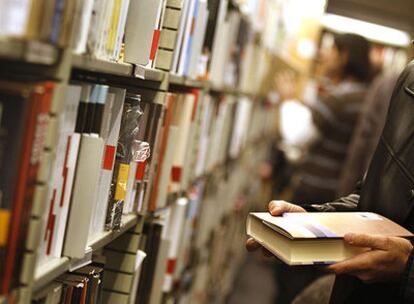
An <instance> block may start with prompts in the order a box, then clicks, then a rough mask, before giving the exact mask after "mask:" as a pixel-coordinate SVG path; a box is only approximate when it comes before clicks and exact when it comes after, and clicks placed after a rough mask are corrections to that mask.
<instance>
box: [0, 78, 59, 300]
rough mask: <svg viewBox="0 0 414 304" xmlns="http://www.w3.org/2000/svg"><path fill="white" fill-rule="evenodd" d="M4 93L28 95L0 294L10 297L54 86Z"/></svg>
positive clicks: (11, 87) (14, 87) (19, 87)
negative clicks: (16, 92)
mask: <svg viewBox="0 0 414 304" xmlns="http://www.w3.org/2000/svg"><path fill="white" fill-rule="evenodd" d="M5 89H9V90H16V91H20V92H23V91H29V96H28V98H27V101H26V102H27V108H28V113H27V117H26V118H27V120H26V127H25V132H24V134H23V142H22V146H21V151H20V164H19V170H18V171H19V172H18V174H17V182H16V186H15V192H14V195H13V208H12V221H11V223H10V232H9V236H8V242H7V249H6V263H5V267H4V277H3V281H2V286H1V292H2V293H3V294H8V293H9V291H10V289H11V288H12V287H15V286H17V284H18V280H19V276H20V272H21V264H22V263H21V260H22V257H23V252H24V247H25V243H26V235H27V227H28V225H29V220H30V214H31V208H32V202H33V196H34V189H35V185H36V180H37V175H38V171H39V165H40V158H41V155H42V152H43V145H44V141H45V137H46V132H47V127H48V123H49V114H48V112H49V109H50V104H51V99H52V91H53V84H52V83H49V82H48V83H45V84H38V85H20V84H10V85H9V86H8V87H6V88H5Z"/></svg>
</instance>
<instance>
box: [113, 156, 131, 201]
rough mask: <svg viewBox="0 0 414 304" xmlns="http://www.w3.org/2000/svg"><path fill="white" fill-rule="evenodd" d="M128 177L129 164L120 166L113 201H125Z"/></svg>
mask: <svg viewBox="0 0 414 304" xmlns="http://www.w3.org/2000/svg"><path fill="white" fill-rule="evenodd" d="M128 176H129V164H120V165H119V171H118V178H117V181H116V189H115V197H114V198H115V200H117V201H123V200H124V199H125V194H126V188H127V183H128Z"/></svg>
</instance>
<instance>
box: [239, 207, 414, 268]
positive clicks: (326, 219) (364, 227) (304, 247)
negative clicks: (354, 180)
mask: <svg viewBox="0 0 414 304" xmlns="http://www.w3.org/2000/svg"><path fill="white" fill-rule="evenodd" d="M246 225H247V226H246V229H247V234H248V235H250V236H251V237H253V238H254V239H255V240H256V241H257V242H259V243H260V244H261V245H262V246H264V247H265V248H266V249H268V250H269V251H270V252H272V253H273V254H274V255H276V256H277V257H278V258H280V259H281V260H282V261H283V262H285V263H286V264H288V265H318V264H332V263H336V262H339V261H343V260H345V259H348V258H351V257H353V256H355V255H358V254H361V253H363V252H365V251H367V250H370V248H363V247H356V246H352V245H349V244H347V243H345V242H344V241H343V236H344V235H345V234H346V233H365V234H375V235H383V236H397V237H406V238H412V237H413V234H412V233H411V232H409V231H408V230H406V229H405V228H403V227H401V226H400V225H398V224H396V223H394V222H392V221H391V220H389V219H387V218H385V217H383V216H381V215H378V214H375V213H371V212H342V213H341V212H332V213H331V212H325V213H320V212H315V213H306V212H305V213H285V214H284V215H283V216H278V217H274V216H271V214H270V213H267V212H252V213H250V215H249V217H248V220H247V223H246Z"/></svg>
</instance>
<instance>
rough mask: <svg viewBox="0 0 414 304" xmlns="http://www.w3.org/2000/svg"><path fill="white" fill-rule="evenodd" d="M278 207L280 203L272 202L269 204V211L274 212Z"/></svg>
mask: <svg viewBox="0 0 414 304" xmlns="http://www.w3.org/2000/svg"><path fill="white" fill-rule="evenodd" d="M279 209H280V203H279V202H273V203H272V205H271V206H270V213H274V212H276V211H278V210H279Z"/></svg>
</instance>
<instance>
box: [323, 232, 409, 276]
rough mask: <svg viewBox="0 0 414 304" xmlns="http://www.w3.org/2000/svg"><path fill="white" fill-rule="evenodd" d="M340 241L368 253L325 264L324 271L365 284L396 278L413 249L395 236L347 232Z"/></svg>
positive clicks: (402, 270) (402, 271)
mask: <svg viewBox="0 0 414 304" xmlns="http://www.w3.org/2000/svg"><path fill="white" fill-rule="evenodd" d="M344 240H345V242H346V243H348V244H350V245H352V246H357V247H368V248H371V250H369V251H367V252H364V253H361V254H359V255H357V256H355V257H353V258H350V259H347V260H345V261H343V262H339V263H335V264H332V265H329V266H327V267H326V269H327V270H328V271H331V272H333V273H335V274H337V275H339V274H349V275H353V276H356V277H357V278H359V279H360V280H361V281H363V282H365V283H374V282H384V281H396V280H398V279H400V278H401V276H402V274H403V273H404V270H405V267H406V264H407V260H408V258H409V256H410V253H411V251H412V249H413V245H411V243H410V241H408V240H406V239H404V238H399V237H386V236H378V235H367V234H353V233H350V234H346V235H345V237H344Z"/></svg>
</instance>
